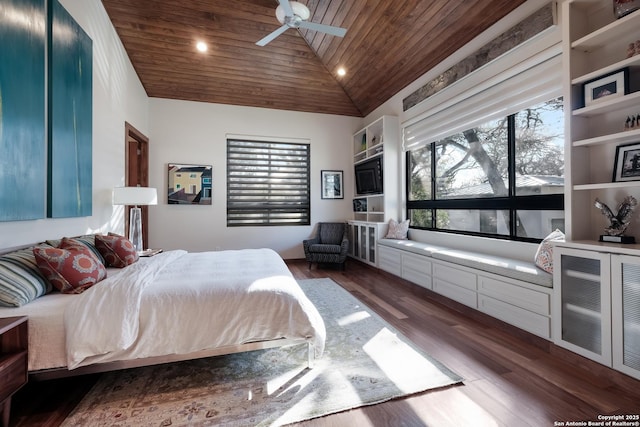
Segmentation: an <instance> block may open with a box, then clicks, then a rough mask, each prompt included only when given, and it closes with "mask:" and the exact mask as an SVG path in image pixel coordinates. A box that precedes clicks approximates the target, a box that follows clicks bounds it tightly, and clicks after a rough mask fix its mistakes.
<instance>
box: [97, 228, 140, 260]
mask: <svg viewBox="0 0 640 427" xmlns="http://www.w3.org/2000/svg"><path fill="white" fill-rule="evenodd" d="M96 248H98V251H99V252H100V254H102V257H103V258H104V260H105V261H106V263H107V265H108V266H109V267H115V268H123V267H126V266H127V265H131V264H133V263H134V262H136V261H138V253H137V252H136V248H135V246H133V243H131V241H130V240H129V239H127V238H126V237H124V236H120V235H118V234H113V233H109V234H108V235H106V236H104V235H100V234H96Z"/></svg>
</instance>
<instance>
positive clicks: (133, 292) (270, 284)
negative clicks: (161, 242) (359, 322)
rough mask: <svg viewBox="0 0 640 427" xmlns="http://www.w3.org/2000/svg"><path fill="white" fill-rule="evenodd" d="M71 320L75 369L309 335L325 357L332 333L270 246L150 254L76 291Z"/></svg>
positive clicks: (69, 347)
mask: <svg viewBox="0 0 640 427" xmlns="http://www.w3.org/2000/svg"><path fill="white" fill-rule="evenodd" d="M64 324H65V332H66V352H67V367H68V368H69V369H73V368H77V367H80V366H84V365H89V364H93V363H100V362H110V361H116V360H131V359H135V358H143V357H152V356H163V355H170V354H187V353H192V352H196V351H200V350H205V349H210V348H216V347H221V346H227V345H237V344H244V343H248V342H253V341H263V340H271V339H278V338H305V339H307V340H308V341H310V342H311V343H312V344H314V347H315V352H316V357H320V356H321V355H322V352H323V350H324V341H325V336H326V332H325V327H324V322H323V320H322V317H321V316H320V314H319V313H318V311H317V309H316V308H315V306H314V305H313V304H312V303H311V301H309V299H308V298H307V297H306V295H305V294H304V293H303V292H302V289H301V288H300V287H299V285H298V284H297V282H296V281H295V279H294V278H293V276H292V275H291V273H290V272H289V269H288V268H287V266H286V264H285V263H284V261H283V260H282V259H281V258H280V256H279V255H278V254H277V253H276V252H274V251H272V250H270V249H245V250H241V251H220V252H202V253H187V252H185V251H169V252H165V253H161V254H158V255H156V256H154V257H150V258H142V259H141V260H140V261H139V262H137V263H135V264H133V265H131V266H129V267H126V268H125V269H123V271H122V273H120V274H118V275H114V276H113V277H108V278H107V279H106V280H104V281H102V282H100V283H98V284H97V285H95V286H93V287H92V288H90V289H88V290H87V291H85V292H84V293H82V294H80V295H78V296H77V298H74V300H73V301H72V302H71V303H70V304H69V305H68V306H67V309H66V310H65V314H64Z"/></svg>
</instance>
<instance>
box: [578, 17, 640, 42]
mask: <svg viewBox="0 0 640 427" xmlns="http://www.w3.org/2000/svg"><path fill="white" fill-rule="evenodd" d="M639 15H640V10H636V11H635V12H633V13H630V14H629V15H627V16H625V17H624V18H620V19H617V20H615V21H613V22H612V23H610V24H608V25H605V26H604V27H602V28H599V29H597V30H596V31H594V32H592V33H590V34H587V35H586V36H584V37H582V38H580V39H578V40H576V41H574V42H573V43H571V47H572V48H573V49H579V50H582V51H585V52H590V51H592V50H594V49H598V48H600V47H603V46H606V45H609V44H611V43H614V42H616V41H618V40H620V39H621V38H623V37H628V36H629V34H630V33H633V31H634V30H637V29H638V20H637V18H638V16H639Z"/></svg>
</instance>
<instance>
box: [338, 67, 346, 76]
mask: <svg viewBox="0 0 640 427" xmlns="http://www.w3.org/2000/svg"><path fill="white" fill-rule="evenodd" d="M338 75H339V76H345V75H347V70H345V69H344V68H342V67H340V68H338Z"/></svg>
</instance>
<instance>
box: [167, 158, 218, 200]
mask: <svg viewBox="0 0 640 427" xmlns="http://www.w3.org/2000/svg"><path fill="white" fill-rule="evenodd" d="M167 169H168V170H167V172H168V175H169V176H168V183H169V185H168V188H167V201H168V203H169V204H170V205H210V204H211V196H212V189H213V188H212V184H213V181H212V178H213V177H212V166H211V165H186V164H182V163H169V165H168V168H167Z"/></svg>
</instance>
